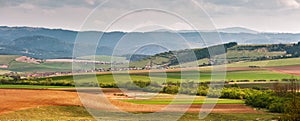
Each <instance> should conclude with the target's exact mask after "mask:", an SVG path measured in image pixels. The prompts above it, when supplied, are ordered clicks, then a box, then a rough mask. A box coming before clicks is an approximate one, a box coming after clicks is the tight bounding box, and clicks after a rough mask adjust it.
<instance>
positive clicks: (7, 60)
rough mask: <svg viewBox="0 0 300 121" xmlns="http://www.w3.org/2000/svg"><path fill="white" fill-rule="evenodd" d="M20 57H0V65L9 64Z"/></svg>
mask: <svg viewBox="0 0 300 121" xmlns="http://www.w3.org/2000/svg"><path fill="white" fill-rule="evenodd" d="M18 57H20V56H19V55H0V65H2V64H9V63H10V62H11V61H13V60H15V59H16V58H18Z"/></svg>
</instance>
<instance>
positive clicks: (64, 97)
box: [0, 89, 262, 114]
mask: <svg viewBox="0 0 300 121" xmlns="http://www.w3.org/2000/svg"><path fill="white" fill-rule="evenodd" d="M104 92H105V95H106V96H107V97H108V98H111V97H113V94H114V93H116V92H119V90H118V89H105V90H104ZM80 95H81V96H83V97H85V98H86V99H88V100H89V101H90V102H91V103H89V104H88V106H89V107H93V108H97V109H102V110H110V111H118V110H117V109H112V108H110V107H106V106H105V105H106V104H105V103H97V105H95V104H96V103H94V101H95V102H96V101H97V102H98V101H99V99H100V100H102V99H101V98H99V96H98V95H97V94H95V93H93V91H87V92H84V93H80ZM109 101H110V103H112V104H113V105H115V106H117V107H118V108H119V109H121V110H123V111H130V112H155V111H159V110H161V109H162V108H164V107H165V106H166V105H145V104H132V103H128V102H122V101H119V100H113V99H109ZM0 104H1V106H0V114H3V113H8V112H13V111H17V110H22V109H28V108H38V107H41V106H82V103H81V102H80V100H79V97H78V94H77V93H76V92H74V90H68V91H57V90H23V89H0ZM183 106H184V105H174V107H173V109H172V110H168V111H170V112H178V111H179V112H180V111H182V107H183ZM200 107H201V105H192V106H191V107H190V108H189V110H188V112H199V110H200ZM213 112H214V113H262V112H260V111H256V110H253V109H252V108H250V107H247V106H245V105H243V104H217V105H216V106H215V108H214V109H213Z"/></svg>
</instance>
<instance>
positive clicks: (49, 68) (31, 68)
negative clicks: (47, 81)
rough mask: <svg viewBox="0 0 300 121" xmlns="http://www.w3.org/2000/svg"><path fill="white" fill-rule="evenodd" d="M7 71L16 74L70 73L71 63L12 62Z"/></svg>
mask: <svg viewBox="0 0 300 121" xmlns="http://www.w3.org/2000/svg"><path fill="white" fill-rule="evenodd" d="M9 70H11V71H16V72H57V71H59V72H63V71H68V72H69V71H72V63H67V62H57V63H41V64H33V63H24V62H17V61H13V62H11V63H10V66H9Z"/></svg>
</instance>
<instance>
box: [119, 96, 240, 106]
mask: <svg viewBox="0 0 300 121" xmlns="http://www.w3.org/2000/svg"><path fill="white" fill-rule="evenodd" d="M173 99H174V98H165V97H164V98H155V97H154V98H151V99H126V100H122V101H125V102H131V103H135V104H190V103H191V102H189V101H187V98H178V99H176V101H173ZM204 101H205V97H203V96H197V97H196V98H195V100H194V101H193V103H192V104H204ZM211 103H214V102H212V101H208V102H205V104H211ZM244 103H245V102H244V101H243V100H235V99H219V100H218V102H217V104H244Z"/></svg>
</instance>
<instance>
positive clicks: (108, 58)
mask: <svg viewBox="0 0 300 121" xmlns="http://www.w3.org/2000/svg"><path fill="white" fill-rule="evenodd" d="M77 59H86V60H95V61H104V62H127V60H126V58H125V57H117V56H113V57H112V56H105V55H96V56H83V57H79V58H77Z"/></svg>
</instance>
